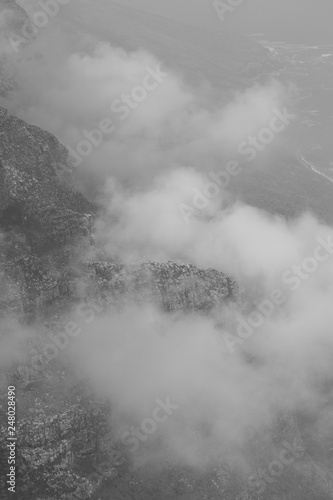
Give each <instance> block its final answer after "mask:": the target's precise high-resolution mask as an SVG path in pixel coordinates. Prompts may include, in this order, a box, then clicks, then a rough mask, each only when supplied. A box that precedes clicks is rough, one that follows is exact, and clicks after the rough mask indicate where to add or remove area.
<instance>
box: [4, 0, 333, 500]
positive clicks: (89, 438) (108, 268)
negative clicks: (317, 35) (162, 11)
mask: <svg viewBox="0 0 333 500" xmlns="http://www.w3.org/2000/svg"><path fill="white" fill-rule="evenodd" d="M96 5H97V7H98V8H96V9H95V10H93V11H89V9H88V11H86V10H82V12H83V14H79V15H77V19H76V22H77V23H78V26H79V29H84V27H85V17H84V16H85V15H88V17H89V16H90V24H89V26H93V25H94V19H95V21H96V26H100V22H101V21H100V17H101V16H102V17H103V9H105V8H107V4H106V3H105V2H101V1H98V2H96ZM111 8H112V9H114V10H113V13H114V15H113V25H114V30H113V38H114V39H115V40H117V39H118V40H120V41H121V43H122V44H123V45H124V46H126V44H127V45H128V46H129V47H131V46H133V47H136V46H137V45H138V44H139V45H142V44H143V40H144V29H145V25H144V21H143V20H141V21H142V22H141V24H140V23H134V20H133V14H131V12H128V15H127V24H126V26H127V33H121V32H120V31H119V27H118V28H117V25H118V22H117V19H118V18H119V16H120V12H119V9H118V7H117V6H112V7H111ZM0 9H2V10H0V14H1V12H3V13H4V12H6V14H5V15H6V16H8V15H10V16H12V19H13V22H12V24H10V30H9V32H6V33H5V35H6V39H8V36H12V35H13V34H15V33H16V35H21V33H20V31H21V28H22V23H24V22H26V21H27V18H26V15H25V13H24V11H22V9H20V8H19V7H18V6H17V5H16V3H15V2H14V0H0ZM121 15H122V16H123V13H122V14H121ZM82 16H83V17H82ZM117 16H118V17H117ZM161 22H162V21H161ZM133 23H134V24H133ZM162 24H163V22H162ZM164 24H165V26H164V35H165V36H164V38H163V37H160V43H159V44H157V45H156V47H155V48H156V54H157V55H162V54H165V47H166V46H168V48H169V49H170V47H171V49H172V50H173V52H172V51H171V52H169V54H171V55H170V60H172V62H173V63H174V61H176V62H177V64H179V68H181V67H182V60H181V58H178V54H177V51H178V49H177V47H178V45H177V43H175V42H174V40H173V39H170V37H168V36H167V32H168V30H170V26H169V25H168V22H165V23H164ZM138 26H141V28H138ZM150 26H151V24H150ZM160 26H161V25H160ZM106 28H108V29H107V32H108V33H109V31H110V30H109V26H108V27H106ZM134 28H135V30H136V31H135V30H134ZM182 29H183V28H182V26H180V27H178V30H179V31H178V33H180V32H181V30H182ZM176 31H177V29H176ZM176 35H177V33H175V36H176ZM187 35H188V37H189V39H190V40H191V41H190V43H189V46H188V47H187V48H185V49H184V50H185V52H183V54H187V70H186V71H187V77H188V78H192V77H193V78H197V77H198V76H199V73H200V72H202V68H203V67H205V68H206V71H207V72H208V74H209V75H210V76H211V79H212V80H215V82H216V83H217V84H220V83H221V81H222V80H221V75H222V79H223V83H224V84H225V85H226V86H230V85H232V82H233V78H237V79H239V78H240V79H243V78H245V79H244V80H242V81H243V83H244V82H245V81H246V78H247V76H248V74H247V71H249V74H251V72H252V71H254V72H255V71H256V69H258V68H259V67H261V65H262V64H264V65H265V64H266V63H267V64H269V59H267V58H266V53H265V51H264V50H261V49H258V48H257V47H255V46H254V45H251V48H250V49H251V50H252V51H253V57H252V59H251V64H250V66H247V63H246V64H245V62H246V61H247V57H246V56H245V55H244V54H247V53H248V52H247V50H248V47H245V45H244V44H243V45H242V43H241V42H239V43H240V45H239V44H238V47H240V52H239V53H238V54H237V55H235V53H234V48H233V44H229V45H228V44H226V45H227V48H226V53H225V57H224V59H223V60H221V59H219V58H218V55H219V48H218V47H219V45H217V46H216V44H215V42H214V40H211V39H210V38H209V37H207V36H204V35H200V34H196V33H194V32H193V31H191V30H189V33H188V34H187ZM222 38H223V37H222ZM152 39H154V40H155V39H156V36H155V35H154V36H152ZM163 40H164V41H163ZM194 40H196V42H194ZM224 41H225V42H227V38H224ZM220 43H222V42H221V40H220ZM196 44H197V45H196ZM193 46H198V47H199V46H201V47H204V48H203V49H202V50H203V51H204V52H205V53H204V56H203V58H202V59H200V58H201V55H202V54H201V55H199V54H198V53H197V52H196V51H193ZM147 48H150V47H149V46H147ZM208 53H210V59H209V61H210V62H207V54H208ZM217 59H219V62H218V63H217V62H216V61H217ZM203 60H205V62H203ZM5 64H6V61H5V58H3V63H2V70H1V62H0V72H1V71H2V74H3V75H4V74H5V76H3V77H2V80H1V77H0V80H1V81H2V91H3V92H6V91H7V90H8V89H9V88H10V86H11V85H13V82H12V81H11V80H10V77H9V76H8V74H6V66H5ZM232 67H233V68H234V69H233V74H234V76H232V77H229V76H226V75H225V72H226V71H227V72H230V69H231V68H232ZM189 68H192V69H189ZM235 75H236V76H235ZM99 211H100V207H98V206H96V205H95V204H93V203H90V202H89V201H88V200H86V199H85V198H84V197H83V196H82V195H81V194H80V193H79V192H77V191H76V189H75V185H74V182H73V179H72V176H71V166H70V164H69V162H68V155H67V151H66V149H65V148H64V147H63V146H62V145H61V144H60V143H59V142H58V141H57V140H56V139H55V137H53V136H52V135H51V134H49V133H47V132H46V131H43V130H41V129H39V128H38V127H34V126H31V125H28V124H27V123H25V122H23V121H22V120H19V119H17V118H15V117H13V116H11V115H9V114H8V112H7V111H6V110H5V109H3V108H0V230H1V236H0V287H1V288H0V292H1V294H0V319H1V320H3V319H4V318H5V319H8V318H9V317H14V318H15V319H16V320H17V321H18V322H19V323H20V324H21V325H24V326H30V327H34V326H36V325H38V326H39V327H40V326H41V325H42V327H43V328H42V330H43V332H44V334H45V336H46V335H47V333H48V332H49V331H51V330H54V331H58V330H59V329H60V328H61V325H62V322H63V320H64V318H65V317H66V313H67V311H68V309H70V308H71V306H74V305H75V304H77V303H78V301H87V302H89V301H90V300H92V299H93V300H94V301H96V302H97V303H98V305H99V306H101V307H102V309H103V310H106V308H110V310H112V309H114V308H119V307H120V308H121V307H123V306H124V305H126V304H129V303H133V302H134V303H136V304H139V305H140V304H142V303H144V302H147V301H148V302H152V303H155V304H156V305H157V306H158V307H159V308H161V309H162V310H164V311H165V312H172V313H174V312H178V313H180V314H187V313H190V312H192V311H196V312H198V313H199V314H207V313H209V312H210V311H213V310H216V309H218V310H219V309H221V308H223V306H224V305H225V304H226V302H228V301H233V302H237V301H238V300H239V292H238V289H237V284H236V283H235V281H234V280H233V279H232V278H231V277H229V276H226V275H225V274H223V273H221V272H218V271H216V270H214V269H205V270H202V269H198V268H196V267H194V266H192V265H189V264H179V263H173V262H147V263H138V264H135V265H132V266H125V265H124V264H123V263H121V262H113V261H111V259H108V260H105V259H101V260H91V259H90V260H89V262H87V260H86V259H81V256H82V254H83V255H84V254H85V252H84V250H85V249H91V248H92V247H93V245H94V220H95V218H96V216H98V213H99ZM78 248H80V252H78ZM39 330H40V328H39ZM4 331H5V328H3V331H1V333H0V334H1V335H4ZM39 342H40V337H38V335H36V336H35V337H33V338H30V339H29V343H30V344H31V345H29V347H30V348H31V349H36V350H38V344H39ZM26 366H27V365H26V364H25V363H22V361H20V362H16V363H13V364H12V365H11V366H10V369H6V370H4V369H3V368H2V367H0V380H1V390H0V422H1V428H0V470H1V471H3V470H6V468H7V463H6V457H7V451H6V448H5V445H4V443H5V437H6V436H7V429H6V427H5V425H4V422H5V421H6V387H7V385H8V384H14V385H16V386H17V399H18V401H19V402H20V405H19V411H18V428H17V433H18V434H17V436H18V442H19V449H18V458H19V480H18V486H17V490H18V492H19V493H18V494H17V495H16V498H18V499H19V500H31V499H32V498H34V499H38V500H60V499H62V500H70V499H79V500H85V499H87V498H91V499H93V500H97V499H101V500H102V499H109V498H110V495H111V496H112V498H113V499H116V500H127V499H131V500H141V499H142V500H149V499H152V500H157V499H158V500H167V499H170V500H174V499H180V500H199V499H200V500H202V499H206V500H217V499H219V500H220V499H221V498H223V499H225V500H234V499H236V498H237V499H238V500H253V499H254V498H256V499H258V500H263V499H264V498H269V499H272V500H291V499H292V500H301V499H302V500H303V499H304V498H309V499H311V500H329V499H333V486H332V480H331V477H330V473H329V472H327V471H326V469H325V467H324V466H323V465H320V466H318V465H317V464H316V463H314V461H313V459H312V458H311V457H310V456H309V455H308V454H307V453H304V455H302V456H301V457H299V460H298V461H297V463H295V464H293V465H292V466H290V467H287V468H286V470H284V472H283V475H282V476H281V478H280V479H279V481H276V482H272V483H270V484H268V485H267V486H266V490H265V491H264V492H260V488H259V489H254V490H251V489H249V487H248V484H247V477H246V476H240V475H239V473H238V472H237V470H236V468H235V467H233V462H232V459H231V458H230V456H229V455H228V452H227V450H221V457H220V461H219V464H218V465H216V464H214V466H211V467H207V469H206V470H204V471H200V472H199V471H197V470H196V471H193V470H191V469H190V468H186V467H184V466H182V465H180V464H175V463H170V460H169V457H168V456H167V453H166V456H165V457H164V460H163V461H162V464H161V467H160V469H158V470H157V469H156V470H155V471H154V472H155V474H154V475H153V474H152V471H150V470H148V469H149V468H148V467H146V468H145V467H143V468H142V469H141V470H135V469H133V468H132V460H131V457H130V456H129V455H128V451H126V449H124V446H123V445H122V443H119V441H118V440H117V439H116V437H115V436H114V434H113V429H112V428H111V427H110V413H111V412H112V408H111V407H110V405H109V404H108V402H107V401H98V400H96V397H95V395H94V394H93V393H90V392H89V388H88V387H87V385H85V384H84V383H83V382H82V381H81V380H80V379H79V378H78V375H77V374H76V373H75V372H74V371H73V370H72V368H71V367H70V366H68V365H64V364H63V362H62V361H61V360H58V359H56V360H54V361H52V363H49V364H48V365H47V366H41V367H40V368H39V369H37V368H35V369H34V370H27V369H26ZM284 440H286V441H288V442H290V443H294V442H296V444H297V445H298V446H303V445H304V442H303V439H302V434H301V432H300V427H299V425H298V423H297V420H296V419H295V418H294V417H293V416H291V415H288V414H286V415H277V414H274V417H273V418H272V421H271V424H270V426H269V427H268V428H267V429H260V432H259V431H258V430H255V429H254V430H253V429H252V430H250V431H249V436H248V439H247V440H246V442H245V443H244V450H243V453H244V455H245V456H249V457H251V463H252V464H253V469H254V472H255V471H256V470H258V469H259V468H261V467H262V468H263V469H265V468H267V464H268V463H269V462H270V461H271V460H272V450H275V449H277V448H278V446H279V443H281V442H282V441H284ZM149 467H150V465H149ZM0 494H1V498H6V496H7V492H6V489H5V483H4V477H3V475H1V481H0ZM9 498H10V497H9Z"/></svg>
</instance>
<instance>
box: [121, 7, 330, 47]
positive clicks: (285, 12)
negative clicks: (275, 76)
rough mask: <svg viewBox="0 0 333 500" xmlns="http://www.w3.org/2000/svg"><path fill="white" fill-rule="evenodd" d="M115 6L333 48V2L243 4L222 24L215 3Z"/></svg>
mask: <svg viewBox="0 0 333 500" xmlns="http://www.w3.org/2000/svg"><path fill="white" fill-rule="evenodd" d="M221 1H224V2H225V3H228V0H221ZM116 3H119V4H122V5H129V6H132V7H135V8H137V9H143V10H147V11H149V12H154V13H156V14H160V15H163V16H167V17H170V18H173V19H178V20H180V21H182V22H186V23H188V24H192V25H193V24H194V25H199V26H205V27H209V28H213V27H215V28H216V29H227V30H231V31H236V32H238V33H243V34H253V33H265V34H266V36H267V38H269V39H271V40H286V41H291V42H299V43H310V44H316V43H332V44H333V30H332V22H333V0H243V2H242V3H241V4H240V5H239V6H238V7H236V8H235V9H234V11H233V12H231V13H230V14H226V17H225V21H224V22H223V23H222V22H221V21H220V20H219V18H218V16H217V14H216V12H215V10H214V8H213V5H212V3H213V2H212V0H116Z"/></svg>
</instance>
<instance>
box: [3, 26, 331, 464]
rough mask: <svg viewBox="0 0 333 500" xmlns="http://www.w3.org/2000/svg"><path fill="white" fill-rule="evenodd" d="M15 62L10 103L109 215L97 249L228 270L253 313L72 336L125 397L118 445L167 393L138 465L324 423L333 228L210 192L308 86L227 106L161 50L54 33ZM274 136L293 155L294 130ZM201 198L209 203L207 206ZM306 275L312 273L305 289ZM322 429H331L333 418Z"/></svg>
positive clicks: (118, 325) (77, 352)
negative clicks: (287, 417) (289, 425)
mask: <svg viewBox="0 0 333 500" xmlns="http://www.w3.org/2000/svg"><path fill="white" fill-rule="evenodd" d="M73 39H74V41H75V42H74V43H72V42H73ZM11 64H12V72H13V75H14V77H15V80H16V82H17V88H16V89H14V90H13V91H12V92H11V93H10V94H9V96H8V97H6V98H2V99H1V102H0V104H1V105H4V106H6V107H8V108H9V110H10V111H11V112H12V113H14V114H16V115H17V116H19V117H20V118H23V119H24V120H26V121H27V122H29V123H32V124H34V125H37V126H39V127H42V128H44V129H46V130H48V131H50V132H51V133H53V134H54V135H55V136H56V137H57V138H58V139H59V140H60V141H61V142H62V143H63V144H64V145H66V146H67V147H69V148H70V152H71V155H70V157H71V161H72V163H73V175H74V176H75V180H76V182H77V185H78V186H79V187H80V189H81V190H82V191H83V192H84V193H85V194H86V195H87V196H88V197H89V198H90V199H92V200H94V201H97V202H98V203H100V204H101V205H102V207H103V210H102V213H101V216H100V217H99V219H98V221H97V223H96V246H97V248H98V249H99V250H100V251H101V252H102V253H103V254H104V255H105V257H106V258H107V259H114V260H116V261H122V262H125V263H128V264H130V263H133V262H137V261H147V260H157V261H163V262H164V261H168V260H172V261H176V262H186V263H191V264H194V265H196V266H198V267H201V268H215V269H217V270H219V271H223V272H225V273H226V274H229V275H230V276H233V277H234V278H235V279H236V280H237V282H238V284H239V286H240V289H241V290H242V292H243V293H244V294H245V297H246V299H245V303H244V308H243V309H241V307H240V306H239V305H238V306H235V305H230V306H229V307H227V306H226V307H225V309H224V310H222V311H212V313H211V314H210V315H206V316H202V315H199V314H194V313H192V314H187V315H186V314H183V315H172V314H166V313H164V312H162V311H160V310H158V308H156V307H155V306H154V305H152V304H146V305H145V307H143V308H141V307H140V308H139V307H136V306H135V305H128V306H126V307H124V308H123V310H121V311H119V312H117V313H116V312H113V313H110V312H107V311H102V312H101V313H100V314H99V316H98V317H97V318H96V319H95V320H94V321H93V322H92V323H90V324H86V325H85V326H84V327H83V331H82V333H81V334H80V335H78V336H77V337H76V338H75V339H73V340H72V342H71V345H70V346H69V347H68V349H67V350H66V352H64V354H63V357H64V362H66V363H69V366H75V367H77V369H78V370H79V373H80V374H81V375H82V377H85V378H86V379H87V380H88V381H89V383H90V384H91V385H92V387H93V388H94V390H95V391H96V393H98V394H100V395H101V396H103V397H106V398H108V399H109V400H110V401H111V405H112V408H113V412H112V423H113V425H114V429H115V432H116V434H117V436H118V437H119V438H121V436H123V434H124V432H127V431H128V430H129V428H130V426H131V425H139V424H140V422H142V420H143V419H145V418H148V417H150V416H151V414H152V412H153V411H154V408H155V407H156V400H157V399H161V400H165V398H167V397H169V398H171V401H172V403H173V404H174V405H177V409H175V410H174V411H173V413H172V415H170V417H169V418H168V419H167V420H166V421H165V422H163V423H161V424H158V426H157V430H156V432H155V433H154V435H152V436H149V439H148V440H147V442H145V444H144V446H142V447H141V448H140V449H139V450H138V451H137V453H136V455H135V457H136V460H138V462H140V461H141V460H149V459H154V458H156V453H159V452H156V450H155V449H153V443H155V440H156V439H157V438H158V437H161V438H162V439H163V440H164V441H163V442H164V443H165V445H166V447H167V449H168V453H170V454H171V455H172V456H173V457H176V458H177V459H179V460H181V461H183V462H184V463H185V464H190V465H196V466H201V465H203V464H204V463H205V460H207V457H208V459H209V460H214V459H215V458H216V457H218V456H219V453H220V450H221V447H225V449H228V450H233V452H234V453H235V454H236V452H237V450H239V449H240V448H241V447H242V445H243V443H244V440H245V435H246V433H247V429H248V427H249V426H252V427H255V428H262V427H263V426H269V425H270V424H271V422H272V412H273V410H274V411H279V410H284V411H285V410H286V411H289V412H295V411H297V410H299V409H311V410H314V409H316V411H317V412H318V416H319V414H320V410H321V407H322V405H324V404H325V398H324V395H323V394H322V393H321V391H320V387H321V386H320V384H321V382H322V381H324V380H327V379H329V378H330V377H331V376H332V368H331V363H330V357H331V352H332V349H333V338H332V331H333V329H332V326H333V312H332V307H331V304H332V295H333V290H332V285H331V283H332V277H333V261H332V253H333V250H332V252H330V250H329V249H328V250H327V248H326V247H325V246H322V248H323V250H322V254H321V255H322V256H323V254H325V256H326V257H327V258H325V259H324V257H322V260H321V261H320V260H318V259H317V260H315V264H316V263H317V265H316V266H315V270H313V271H311V272H310V271H309V272H306V269H307V268H308V267H309V266H308V265H305V260H304V259H308V258H310V257H311V258H313V255H314V251H315V249H316V247H318V245H320V243H319V239H320V238H321V240H320V241H322V240H324V241H331V240H330V238H332V237H333V229H332V228H331V227H328V226H326V225H325V224H324V223H322V222H319V221H318V220H316V218H315V217H314V216H313V215H312V214H303V215H302V216H300V217H299V218H297V219H291V220H288V221H286V220H284V219H283V218H281V217H278V216H272V215H270V214H268V213H266V212H265V211H262V210H259V209H257V208H254V207H250V206H247V205H245V204H244V203H242V201H241V200H238V199H235V197H234V196H233V195H232V194H231V193H230V191H229V190H228V186H225V187H221V188H220V190H219V191H218V194H217V195H216V196H214V197H213V198H211V199H209V198H208V197H207V196H205V195H204V194H203V193H204V190H205V186H206V185H207V183H209V182H211V178H210V177H209V173H211V172H219V171H220V170H223V169H225V168H226V164H227V161H229V160H233V159H235V158H236V159H237V158H238V156H237V155H238V148H239V144H240V143H241V142H242V141H244V140H246V139H247V138H248V137H249V136H251V135H256V134H257V133H258V131H260V130H261V129H262V128H265V127H267V126H268V124H269V123H270V120H271V118H272V116H273V114H274V110H282V109H283V108H285V107H288V109H290V110H292V109H293V105H294V99H295V94H296V93H297V89H295V88H294V86H293V85H292V84H290V85H289V84H288V85H286V84H285V83H282V82H279V81H277V80H272V79H268V80H267V81H265V82H264V83H261V84H254V85H252V86H250V87H249V88H247V89H245V90H240V89H239V90H238V89H235V90H234V91H231V92H229V94H228V96H227V97H228V102H227V103H226V102H213V103H212V102H209V99H204V98H203V95H202V94H201V93H200V91H199V90H198V89H195V88H192V87H191V86H190V85H189V84H188V83H187V84H185V83H184V81H183V80H182V78H181V76H180V75H179V74H177V72H176V71H174V70H173V68H172V67H167V66H166V65H165V64H164V63H163V61H159V60H157V59H156V58H155V56H154V55H153V54H150V53H148V52H146V51H144V50H138V51H132V52H128V51H126V50H124V49H122V48H119V47H114V46H111V45H109V44H106V43H99V42H98V41H96V40H92V39H88V40H87V39H85V40H84V41H80V43H79V42H78V40H77V39H76V37H75V36H71V35H70V36H68V38H66V33H65V32H64V31H61V33H60V34H58V33H57V31H56V29H55V28H52V30H50V31H47V32H43V33H40V34H39V35H38V37H37V38H36V40H35V41H32V42H31V44H30V45H29V46H27V47H23V48H22V51H21V52H20V54H19V55H18V56H17V57H15V59H14V60H13V61H12V63H11ZM151 71H154V72H155V74H156V72H158V75H160V76H158V77H157V78H160V80H161V81H158V79H157V80H156V78H155V83H156V82H157V83H158V85H157V86H155V85H154V89H153V90H148V91H147V92H146V94H147V95H145V97H144V99H141V97H140V99H141V100H140V102H139V99H138V100H137V101H135V100H134V101H131V105H130V104H127V105H124V102H123V103H122V104H123V109H122V110H121V111H120V110H119V104H120V101H121V100H122V99H123V97H122V95H123V94H131V93H132V92H133V89H134V88H135V87H137V86H138V85H142V82H143V81H145V82H148V79H147V78H146V76H147V74H150V76H151V78H150V79H149V86H150V87H151V86H152V84H153V80H154V76H152V73H151ZM159 72H162V73H159ZM161 75H162V76H161ZM207 88H209V82H208V83H207ZM139 94H140V92H139V91H138V93H137V95H139ZM140 95H141V96H142V94H140ZM116 100H118V101H117V102H116ZM133 102H134V104H135V106H134V105H133ZM112 106H113V109H112ZM107 119H108V120H109V121H107V122H105V120H107ZM110 120H111V122H110ZM101 121H103V128H105V129H106V124H107V128H108V130H109V131H108V132H103V131H101V130H102V129H101ZM111 128H112V132H110V129H111ZM92 131H93V132H92ZM96 131H97V132H96ZM89 133H90V134H91V133H92V134H93V135H90V137H92V141H90V143H89V142H88V145H89V144H91V142H93V141H95V143H96V144H94V143H93V144H92V146H91V145H90V146H89V148H88V149H87V146H85V149H84V147H81V149H80V151H88V150H89V154H85V155H81V157H80V160H78V156H77V154H78V145H79V144H80V142H81V141H83V140H84V141H87V138H88V136H87V134H88V135H89ZM101 134H102V137H101ZM274 141H276V142H275V143H274V144H275V145H276V143H278V144H280V145H281V146H282V147H283V143H284V135H283V134H279V135H277V136H276V137H275V138H274ZM266 147H267V150H269V148H271V145H267V146H266ZM272 147H274V146H273V145H272ZM267 150H266V151H267ZM73 151H74V153H75V152H76V153H77V154H76V155H75V154H74V156H73ZM258 154H260V152H259V153H258ZM267 161H269V160H267ZM264 167H265V166H263V167H261V168H264ZM244 168H247V169H251V168H255V163H253V164H250V163H248V164H245V167H244ZM237 175H242V173H241V172H240V173H239V174H237ZM216 185H217V184H216ZM198 193H199V195H198ZM194 196H196V197H197V198H198V196H199V197H200V199H201V200H203V201H202V202H201V203H202V206H203V208H200V207H198V205H196V206H194V205H193V199H194ZM184 205H186V206H187V207H190V217H188V218H187V219H186V218H185V219H184V214H183V212H182V210H181V208H182V207H184ZM328 238H329V239H328ZM327 239H328V240H327ZM326 246H327V247H329V248H330V243H328V244H327V245H326ZM325 252H326V253H325ZM83 257H84V256H83ZM293 266H302V268H303V274H302V276H303V277H299V278H298V279H299V286H297V287H295V286H291V285H292V281H291V276H299V275H297V274H295V273H296V271H295V270H294V268H293ZM312 268H313V269H314V267H313V261H312ZM304 269H305V271H304ZM291 270H292V271H291ZM288 272H289V274H287V275H286V274H285V273H288ZM304 273H305V276H306V277H304ZM294 279H295V278H294ZM294 283H297V282H294ZM295 288H296V289H295ZM276 289H279V290H281V293H283V297H284V300H283V302H282V303H280V304H279V305H275V306H274V307H273V311H271V312H270V314H269V316H268V317H267V318H265V320H264V321H263V322H260V325H259V326H258V327H256V328H254V331H253V333H252V334H251V335H249V336H248V338H242V337H240V336H238V340H239V341H235V340H233V341H231V344H232V349H230V345H231V344H230V338H231V337H226V335H225V334H226V333H227V334H230V335H236V334H237V328H238V327H239V325H240V322H241V321H242V320H246V318H247V317H248V316H249V315H250V314H251V313H252V312H254V311H256V310H257V309H256V308H257V307H258V304H259V305H260V303H261V302H262V301H264V300H265V299H267V298H269V297H270V296H271V293H272V292H273V291H274V290H276ZM71 314H72V315H74V311H73V312H72V313H71ZM70 317H71V316H70ZM234 338H235V337H234ZM226 339H229V342H228V341H227V340H226ZM3 342H6V347H5V353H6V358H7V357H8V356H9V354H10V353H13V355H15V353H16V352H17V348H16V343H15V342H14V340H13V341H11V342H10V344H8V342H7V340H6V337H4V339H3ZM0 351H1V350H0ZM1 352H3V351H1ZM1 359H2V358H1ZM1 362H2V361H1ZM319 425H320V432H321V433H324V434H325V432H328V431H329V426H330V424H329V423H328V422H326V421H322V422H321V421H320V423H319ZM150 446H151V449H150ZM143 450H144V451H143Z"/></svg>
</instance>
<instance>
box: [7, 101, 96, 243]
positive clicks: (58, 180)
mask: <svg viewBox="0 0 333 500" xmlns="http://www.w3.org/2000/svg"><path fill="white" fill-rule="evenodd" d="M0 141H1V142H0V200H1V205H0V226H2V227H4V228H5V229H8V227H15V226H18V227H19V228H20V229H21V230H22V231H23V232H24V233H25V234H26V236H27V238H28V239H29V241H30V242H34V243H35V244H37V245H38V244H40V245H42V246H43V244H46V245H59V244H60V245H63V244H65V243H68V242H69V241H70V240H71V239H72V238H73V237H75V236H88V235H89V234H90V233H91V231H92V214H93V213H94V212H95V211H96V207H95V206H94V205H93V204H91V203H89V202H88V201H87V200H86V199H85V198H84V197H83V196H82V195H81V194H80V193H78V192H77V191H75V189H74V185H73V181H72V178H71V168H70V166H69V164H68V161H67V160H68V153H67V150H66V148H65V147H63V146H62V145H61V144H60V143H59V142H58V141H57V139H56V138H55V137H54V136H52V135H51V134H49V133H48V132H45V131H43V130H41V129H40V128H38V127H35V126H32V125H28V124H26V123H25V122H23V121H22V120H19V119H18V118H15V117H13V116H11V115H10V114H9V113H8V112H7V110H5V109H4V108H0Z"/></svg>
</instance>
